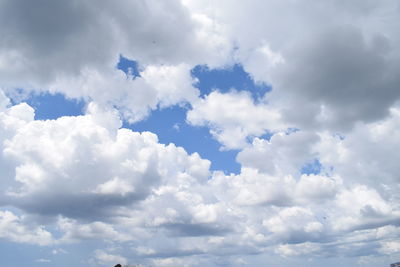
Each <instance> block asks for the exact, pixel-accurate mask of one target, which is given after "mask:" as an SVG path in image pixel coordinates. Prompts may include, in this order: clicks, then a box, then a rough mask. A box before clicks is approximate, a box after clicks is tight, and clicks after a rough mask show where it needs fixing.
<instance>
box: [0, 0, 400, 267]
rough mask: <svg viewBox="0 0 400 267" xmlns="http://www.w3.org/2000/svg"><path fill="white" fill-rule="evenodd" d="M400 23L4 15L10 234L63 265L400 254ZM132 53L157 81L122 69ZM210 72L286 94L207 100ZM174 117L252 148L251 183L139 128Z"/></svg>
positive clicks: (315, 14) (92, 13) (192, 8)
mask: <svg viewBox="0 0 400 267" xmlns="http://www.w3.org/2000/svg"><path fill="white" fill-rule="evenodd" d="M399 10H400V7H399V6H398V4H397V3H396V2H395V1H389V0H388V1H374V0H368V1H351V2H348V1H340V0H336V1H334V0H332V1H326V2H318V3H317V2H315V1H308V0H306V1H289V2H287V1H285V2H282V1H274V0H270V1H256V0H254V1H253V0H251V1H211V2H210V1H197V0H195V1H191V0H182V1H181V2H180V1H174V0H170V1H127V0H126V1H118V2H117V3H114V2H111V1H99V2H98V3H96V5H90V4H89V3H88V2H83V1H50V0H41V1H28V2H26V1H19V0H18V1H15V0H12V1H11V0H2V1H0V25H1V26H0V36H2V39H1V41H0V88H1V91H0V141H1V142H0V152H1V153H0V169H1V179H2V183H1V185H0V205H1V207H0V208H1V209H0V238H1V239H4V240H7V241H8V242H17V243H28V244H32V245H38V246H46V247H54V248H55V251H58V249H62V248H63V246H65V245H66V244H79V243H82V242H86V241H88V240H97V241H104V242H103V243H99V244H100V245H99V247H98V248H97V249H96V250H94V251H93V254H92V259H90V260H89V261H92V262H93V263H96V264H100V265H101V264H104V265H107V264H108V265H110V264H112V263H115V262H117V261H118V262H121V263H123V264H126V263H129V262H132V261H133V260H135V261H140V262H142V263H145V264H154V265H156V266H164V265H165V266H197V265H202V264H203V265H207V266H213V265H215V266H219V265H223V264H227V265H232V266H234V265H241V264H246V263H249V262H247V261H248V258H249V257H250V256H251V255H269V256H271V257H275V256H274V255H278V256H279V257H288V258H289V257H304V258H309V259H315V258H330V257H338V256H342V257H375V256H376V257H379V256H384V257H390V256H393V255H394V256H396V255H397V256H398V255H399V253H400V242H399V241H398V240H399V235H400V229H399V227H400V225H399V222H400V205H399V204H400V199H399V197H398V191H399V190H400V186H399V184H400V183H399V181H400V177H399V173H398V162H399V156H398V151H399V150H400V105H399V98H400V90H399V84H400V83H399V82H400V81H399V77H400V75H399V74H400V73H398V72H399V69H400V68H399V63H398V62H399V56H400V50H399V43H400V42H399V37H400V36H399V35H398V33H397V29H398V23H399V17H400V13H399V12H400V11H399ZM120 55H123V56H126V57H127V58H130V59H135V60H137V61H138V62H139V74H140V75H138V76H134V75H133V74H132V73H128V74H125V73H123V72H122V71H121V70H118V69H117V68H116V65H117V63H118V59H119V57H120ZM200 64H205V65H208V66H209V67H210V68H225V67H226V68H229V66H232V65H233V64H240V65H241V66H243V68H244V69H245V70H246V71H247V72H248V73H249V75H250V77H251V78H252V79H253V81H254V82H255V83H259V84H261V83H263V84H267V85H269V86H270V87H271V88H272V91H271V92H268V93H266V94H265V95H263V96H262V97H258V98H257V99H254V98H253V97H252V96H251V94H250V93H249V92H246V91H245V88H232V90H230V91H228V92H221V91H218V88H215V90H214V91H213V92H211V93H210V94H208V95H206V96H204V97H202V96H200V92H199V89H198V88H197V87H196V82H197V81H196V78H195V77H193V76H192V75H191V70H192V69H193V68H194V67H195V66H197V65H200ZM43 92H50V93H61V94H63V95H65V96H66V97H67V98H72V99H81V100H83V101H84V102H85V104H86V107H85V112H84V115H81V116H65V117H61V118H58V119H56V120H35V110H34V109H33V108H32V107H31V106H29V105H28V104H26V103H25V102H24V101H23V99H24V97H25V98H26V97H27V96H29V95H31V94H37V93H43ZM21 99H22V100H21ZM174 105H180V106H185V107H186V108H187V109H188V111H187V114H186V122H187V124H188V125H191V126H193V127H198V126H202V127H208V129H209V131H210V133H211V135H212V137H213V138H215V140H217V141H218V142H219V143H220V145H221V149H222V150H230V149H236V150H238V151H239V153H238V155H237V158H236V160H237V162H238V163H240V165H241V171H240V173H238V174H229V173H226V172H224V170H220V171H212V170H210V164H211V162H210V161H209V160H207V159H203V158H201V157H200V156H199V154H197V153H193V154H189V153H187V152H186V151H185V149H184V148H182V147H178V146H176V145H174V144H161V143H160V142H159V141H158V138H157V136H156V135H155V134H153V133H150V132H142V133H139V132H135V131H132V130H130V129H127V128H123V127H122V125H123V122H124V121H125V122H130V123H133V122H137V121H140V120H143V119H144V118H146V117H147V116H149V114H151V111H152V110H156V109H162V108H166V107H170V106H174ZM266 136H268V138H267V137H266ZM193 141H194V142H195V140H193ZM313 165H317V169H318V171H314V172H306V171H302V170H304V168H305V166H308V167H309V168H311V167H310V166H313ZM314 167H315V166H314ZM104 244H106V245H104ZM360 259H362V260H365V258H360ZM249 264H250V263H249ZM252 264H253V265H254V264H255V265H257V263H252ZM258 264H259V263H258Z"/></svg>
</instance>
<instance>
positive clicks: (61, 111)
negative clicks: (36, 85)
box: [25, 93, 85, 120]
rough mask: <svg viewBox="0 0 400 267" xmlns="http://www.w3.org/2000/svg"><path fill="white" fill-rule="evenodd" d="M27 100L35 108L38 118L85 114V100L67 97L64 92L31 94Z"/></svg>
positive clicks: (46, 118)
mask: <svg viewBox="0 0 400 267" xmlns="http://www.w3.org/2000/svg"><path fill="white" fill-rule="evenodd" d="M25 102H27V103H28V104H29V105H30V106H31V107H33V108H34V109H35V119H36V120H49V119H50V120H51V119H57V118H60V117H62V116H78V115H83V113H84V108H85V102H84V101H83V100H76V99H67V98H65V96H64V95H62V94H49V93H44V94H38V95H31V96H30V97H29V98H28V99H26V100H25Z"/></svg>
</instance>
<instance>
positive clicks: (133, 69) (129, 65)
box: [116, 55, 140, 77]
mask: <svg viewBox="0 0 400 267" xmlns="http://www.w3.org/2000/svg"><path fill="white" fill-rule="evenodd" d="M116 67H117V69H120V70H122V71H123V72H125V73H126V74H130V75H132V76H133V77H140V73H139V65H138V63H137V62H136V61H135V60H131V59H128V58H126V57H124V56H122V55H120V56H119V62H118V64H117V66H116Z"/></svg>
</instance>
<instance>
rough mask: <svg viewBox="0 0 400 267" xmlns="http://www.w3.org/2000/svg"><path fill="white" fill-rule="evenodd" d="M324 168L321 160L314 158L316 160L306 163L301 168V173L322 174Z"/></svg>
mask: <svg viewBox="0 0 400 267" xmlns="http://www.w3.org/2000/svg"><path fill="white" fill-rule="evenodd" d="M321 170H322V165H321V162H319V160H318V159H314V161H312V162H309V163H306V164H304V165H303V167H302V168H301V170H300V173H301V174H307V175H310V174H320V173H321Z"/></svg>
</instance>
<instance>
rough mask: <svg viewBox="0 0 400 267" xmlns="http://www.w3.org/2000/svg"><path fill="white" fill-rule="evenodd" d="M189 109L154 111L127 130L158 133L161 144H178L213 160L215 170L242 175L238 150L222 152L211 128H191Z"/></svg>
mask: <svg viewBox="0 0 400 267" xmlns="http://www.w3.org/2000/svg"><path fill="white" fill-rule="evenodd" d="M186 112H187V109H186V108H185V107H179V106H173V107H169V108H164V109H158V110H154V111H153V112H152V113H151V114H150V116H149V117H148V118H147V119H146V120H143V121H140V122H137V123H135V124H133V125H129V124H127V123H124V125H123V127H125V128H130V129H132V130H134V131H138V132H143V131H149V132H152V133H155V134H157V136H158V139H159V142H160V143H163V144H169V143H174V144H175V145H177V146H181V147H183V148H184V149H185V150H186V151H187V152H188V153H190V154H191V153H194V152H197V153H199V155H200V156H201V157H202V158H204V159H208V160H210V161H211V169H212V170H222V171H224V172H226V173H239V171H240V165H239V164H238V163H237V162H236V160H235V159H236V155H237V151H235V150H231V151H220V147H221V145H220V144H219V143H218V142H217V141H216V140H215V139H213V138H212V136H211V135H210V133H209V129H208V128H207V127H198V126H191V125H189V124H187V123H186Z"/></svg>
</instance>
